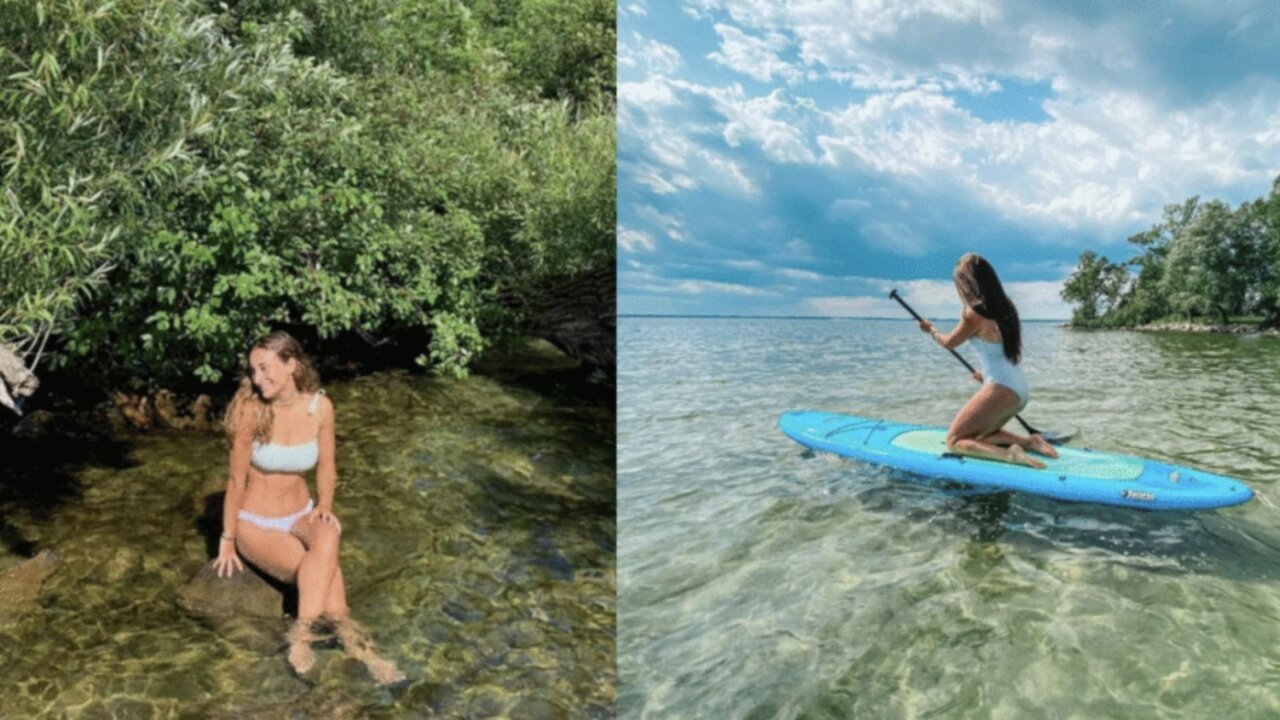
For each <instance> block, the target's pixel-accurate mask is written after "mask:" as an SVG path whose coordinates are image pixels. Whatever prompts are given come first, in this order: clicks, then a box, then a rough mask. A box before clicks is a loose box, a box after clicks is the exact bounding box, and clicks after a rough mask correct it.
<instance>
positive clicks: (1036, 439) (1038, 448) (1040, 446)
mask: <svg viewBox="0 0 1280 720" xmlns="http://www.w3.org/2000/svg"><path fill="white" fill-rule="evenodd" d="M1030 440H1031V452H1035V453H1040V454H1041V455H1044V456H1046V457H1051V458H1056V457H1058V451H1057V450H1056V449H1055V448H1054V447H1053V446H1052V445H1050V444H1049V441H1047V440H1045V439H1044V438H1043V437H1041V436H1040V435H1039V434H1038V433H1036V434H1033V435H1032V436H1031V438H1030Z"/></svg>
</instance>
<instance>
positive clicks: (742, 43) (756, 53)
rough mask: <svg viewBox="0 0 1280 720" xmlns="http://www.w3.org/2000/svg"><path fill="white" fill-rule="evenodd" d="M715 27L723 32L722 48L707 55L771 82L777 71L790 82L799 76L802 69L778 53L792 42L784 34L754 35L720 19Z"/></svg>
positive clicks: (711, 58)
mask: <svg viewBox="0 0 1280 720" xmlns="http://www.w3.org/2000/svg"><path fill="white" fill-rule="evenodd" d="M715 30H716V34H718V35H719V36H720V49H719V50H718V51H716V52H713V53H711V54H710V55H707V58H708V59H710V60H714V61H715V62H718V63H720V64H721V65H725V66H727V67H729V68H730V69H732V70H734V71H735V72H740V73H742V74H743V75H747V76H750V77H753V78H755V79H756V80H759V81H760V82H769V81H770V80H772V79H773V78H774V76H775V75H776V76H777V77H780V78H783V79H784V80H787V81H789V82H795V81H796V80H799V79H800V77H801V73H800V71H799V70H797V69H796V68H794V67H792V66H791V64H790V63H788V62H786V61H784V60H782V59H781V58H780V57H778V53H780V52H782V51H783V50H785V49H787V46H788V45H790V44H791V43H790V42H789V41H788V40H787V38H786V36H785V35H782V34H780V33H769V34H767V35H766V36H765V37H763V38H758V37H752V36H750V35H747V34H746V33H744V32H742V31H741V30H739V29H738V28H736V27H734V26H732V25H725V24H722V23H717V24H716V26H715Z"/></svg>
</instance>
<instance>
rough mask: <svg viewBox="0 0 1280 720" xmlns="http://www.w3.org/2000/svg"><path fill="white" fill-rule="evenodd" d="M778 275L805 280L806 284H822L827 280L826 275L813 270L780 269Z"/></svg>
mask: <svg viewBox="0 0 1280 720" xmlns="http://www.w3.org/2000/svg"><path fill="white" fill-rule="evenodd" d="M777 273H778V274H779V275H781V276H783V277H785V278H790V279H792V280H804V281H806V282H822V281H824V280H826V279H827V277H826V276H825V275H821V274H819V273H816V272H813V271H811V270H797V269H796V268H779V269H778V270H777Z"/></svg>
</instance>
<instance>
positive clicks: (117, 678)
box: [0, 374, 615, 718]
mask: <svg viewBox="0 0 1280 720" xmlns="http://www.w3.org/2000/svg"><path fill="white" fill-rule="evenodd" d="M512 378H514V376H512ZM512 378H508V379H507V380H497V379H494V378H491V377H484V376H476V377H472V378H471V379H469V380H467V381H454V380H447V379H439V378H434V379H433V378H423V377H415V376H411V375H407V374H379V375H373V376H368V377H364V378H360V379H357V380H354V381H350V382H342V383H336V384H330V385H328V386H327V390H328V393H329V395H330V397H332V398H333V400H334V404H335V407H336V408H337V411H338V473H339V486H338V491H337V498H336V501H335V512H336V514H337V515H338V516H339V517H340V518H341V519H342V524H343V546H342V549H341V556H340V557H341V563H342V567H343V571H344V573H345V575H346V578H347V588H348V595H349V597H348V602H349V604H350V606H351V608H352V613H353V615H354V616H355V617H356V618H357V619H358V620H360V621H361V622H362V623H363V624H364V625H365V626H366V627H367V628H368V629H369V630H370V632H371V633H372V635H373V636H374V639H375V640H376V641H377V642H378V644H379V648H380V650H381V651H382V652H383V653H384V654H385V655H386V656H388V657H389V658H391V659H392V660H394V661H395V662H396V663H397V664H398V665H399V666H400V668H401V669H402V670H404V671H406V673H407V674H408V675H409V677H410V679H411V683H410V684H409V686H408V687H407V688H405V689H404V690H403V692H401V693H400V694H398V695H394V696H393V695H392V694H391V693H390V692H389V691H387V690H384V689H380V688H378V687H377V686H375V685H374V683H373V682H371V681H370V680H369V679H368V677H367V675H366V673H365V671H364V669H363V667H362V666H361V665H360V664H359V663H357V662H356V661H354V660H351V659H349V658H347V657H346V656H345V655H344V654H343V653H342V652H341V651H340V650H337V649H320V650H318V651H317V652H318V655H319V662H318V665H317V669H316V670H315V671H313V675H314V677H312V678H310V679H309V680H306V681H304V680H299V679H296V678H294V677H293V676H292V675H291V674H290V673H289V671H288V669H287V666H286V662H285V660H284V655H283V652H282V651H281V649H280V644H281V642H282V640H281V638H282V634H283V632H284V629H285V621H284V620H283V619H282V620H281V621H280V622H279V623H272V622H263V621H250V620H244V621H236V622H230V623H206V622H204V621H201V620H200V619H199V618H195V617H192V616H189V615H188V614H186V613H185V612H184V611H183V610H182V609H181V608H180V607H179V605H178V604H177V599H176V594H177V591H178V590H179V588H181V587H182V586H183V585H184V584H185V583H186V582H187V581H188V579H190V578H191V577H192V576H193V575H194V574H195V573H196V572H197V571H198V570H199V569H200V568H201V566H202V565H204V563H205V562H207V560H208V559H209V554H208V552H209V548H208V547H207V545H206V542H207V541H206V539H205V535H204V534H202V529H203V528H202V524H201V523H202V521H201V519H200V518H201V517H202V515H203V513H204V512H205V507H204V505H205V502H204V498H206V497H207V496H208V493H210V492H211V491H220V490H221V489H222V487H223V486H224V485H225V468H226V462H227V455H226V446H225V444H224V443H223V441H222V439H221V438H220V437H216V436H201V435H191V434H186V435H184V434H170V433H152V434H146V435H135V436H129V437H122V438H117V439H116V445H115V447H116V450H117V453H116V454H117V455H118V457H117V458H115V461H114V462H103V461H101V460H100V459H99V460H98V461H94V462H90V463H89V464H88V465H87V466H84V467H81V468H79V469H77V470H74V471H73V472H62V473H60V472H55V471H52V470H51V471H50V472H49V474H48V478H41V477H34V478H33V477H26V478H25V479H24V481H23V482H24V483H25V484H26V486H28V487H29V488H34V487H36V486H38V485H40V484H41V483H52V484H53V485H55V486H57V487H56V492H53V494H52V495H51V494H50V493H49V492H48V490H49V488H48V487H45V488H44V491H20V490H13V489H12V488H11V489H10V490H9V491H7V492H6V493H4V494H3V495H2V496H0V497H2V499H3V502H2V503H0V517H3V520H4V525H5V534H6V538H7V540H8V544H9V546H10V547H9V553H8V555H6V556H4V557H0V561H3V562H0V569H2V568H8V567H10V566H11V565H12V564H13V563H14V562H16V561H17V559H18V557H19V555H20V550H22V549H24V548H22V547H18V546H23V545H25V546H26V547H25V550H26V551H28V552H29V551H30V550H31V549H34V548H52V549H54V550H55V551H56V552H57V553H59V554H60V555H61V557H62V558H63V561H64V562H63V564H62V565H61V566H60V567H58V568H57V569H56V570H55V572H54V573H53V574H52V575H51V576H50V577H49V579H48V580H47V582H46V583H45V585H44V587H43V588H42V590H41V592H40V594H39V596H38V598H37V601H36V602H35V603H34V604H33V605H32V606H30V607H28V608H27V609H25V610H23V611H21V612H18V613H16V614H11V615H9V616H7V617H0V688H2V689H3V690H0V717H3V718H10V717H35V716H37V715H39V714H40V713H45V714H46V715H47V716H50V717H73V718H74V717H84V718H90V717H112V716H115V717H129V718H145V717H157V718H158V717H227V718H232V717H234V718H245V717H262V718H283V717H300V718H302V717H306V718H312V717H315V718H319V717H325V718H328V717H387V718H390V717H427V716H449V717H452V716H463V715H468V716H472V717H489V716H497V715H502V714H510V715H511V716H513V717H514V716H522V717H539V718H558V717H592V718H594V717H608V716H612V714H613V712H614V710H613V708H614V699H615V677H614V651H615V644H614V643H615V641H614V608H615V600H614V598H615V587H614V585H615V572H614V542H615V524H614V522H615V508H614V450H613V410H612V408H611V407H609V406H608V405H607V404H601V403H597V404H592V403H583V402H581V401H580V400H577V399H574V398H573V397H572V396H570V395H567V394H566V393H563V392H553V391H551V390H548V389H546V388H543V389H542V390H539V389H537V388H535V387H533V386H532V385H531V384H530V383H526V382H522V381H519V380H518V379H512ZM27 472H28V473H30V472H38V471H31V470H30V469H28V471H27ZM205 522H207V521H205ZM215 527H216V526H215ZM215 532H216V531H215ZM15 538H21V542H15Z"/></svg>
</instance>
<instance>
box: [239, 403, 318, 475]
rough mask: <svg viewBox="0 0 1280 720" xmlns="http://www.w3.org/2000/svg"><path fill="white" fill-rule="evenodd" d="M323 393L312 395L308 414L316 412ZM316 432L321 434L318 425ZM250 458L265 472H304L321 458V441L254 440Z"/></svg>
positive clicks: (254, 464)
mask: <svg viewBox="0 0 1280 720" xmlns="http://www.w3.org/2000/svg"><path fill="white" fill-rule="evenodd" d="M321 395H324V390H319V391H317V392H316V394H315V395H314V396H312V398H311V404H310V405H309V406H307V414H308V415H315V414H316V410H317V409H319V407H320V396H321ZM316 434H317V435H319V434H320V428H319V426H318V425H317V427H316ZM249 459H250V462H252V463H253V466H254V467H256V468H258V469H259V470H261V471H263V472H269V473H304V472H307V471H308V470H310V469H311V468H313V467H315V466H316V462H318V461H319V460H320V443H319V441H318V439H317V438H312V440H311V442H305V443H302V444H301V445H280V444H277V443H265V444H264V443H260V442H258V441H257V440H254V441H253V454H252V455H250V456H249Z"/></svg>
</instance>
